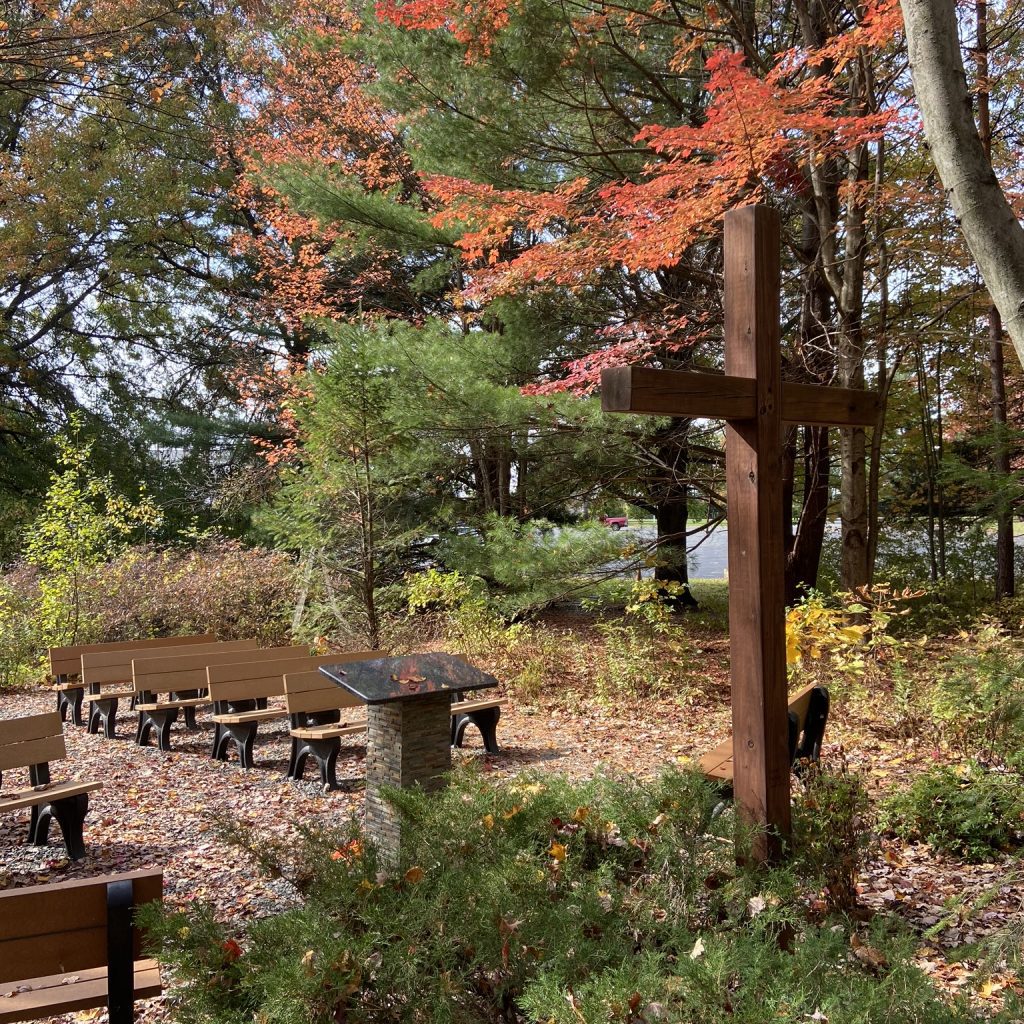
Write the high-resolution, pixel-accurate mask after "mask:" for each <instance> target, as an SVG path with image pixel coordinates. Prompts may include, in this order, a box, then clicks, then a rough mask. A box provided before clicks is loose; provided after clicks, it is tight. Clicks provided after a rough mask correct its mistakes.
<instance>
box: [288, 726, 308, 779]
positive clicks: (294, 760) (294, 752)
mask: <svg viewBox="0 0 1024 1024" xmlns="http://www.w3.org/2000/svg"><path fill="white" fill-rule="evenodd" d="M291 740H292V749H291V751H290V752H289V754H288V770H287V771H286V772H285V773H284V777H285V778H286V779H301V778H302V768H300V767H299V753H300V751H301V750H302V747H303V744H302V742H301V741H300V740H297V739H296V738H295V737H294V736H293V737H292V738H291ZM303 765H305V761H303Z"/></svg>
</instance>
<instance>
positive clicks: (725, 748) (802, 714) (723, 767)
mask: <svg viewBox="0 0 1024 1024" xmlns="http://www.w3.org/2000/svg"><path fill="white" fill-rule="evenodd" d="M818 685H819V684H818V683H810V684H808V685H807V686H805V687H804V688H803V689H802V690H798V691H797V692H796V693H795V694H794V695H793V697H792V698H791V699H790V701H789V704H788V706H787V710H788V711H791V712H792V713H793V714H795V715H796V718H797V733H800V732H803V728H804V723H805V721H806V719H807V710H808V708H809V707H810V704H811V693H812V692H813V691H814V689H815V688H816V687H817V686H818ZM697 767H698V768H699V769H700V770H701V772H702V773H703V774H704V775H706V776H707V777H708V778H711V779H718V780H720V781H722V782H731V781H732V778H733V771H734V765H733V746H732V737H731V736H730V737H729V739H727V740H723V741H722V742H721V743H719V744H718V746H717V747H715V748H714V749H713V750H709V751H708V752H707V753H706V754H702V755H701V756H700V758H699V759H698V761H697Z"/></svg>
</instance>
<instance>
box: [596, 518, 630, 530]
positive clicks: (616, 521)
mask: <svg viewBox="0 0 1024 1024" xmlns="http://www.w3.org/2000/svg"><path fill="white" fill-rule="evenodd" d="M601 522H602V523H604V525H605V526H610V527H611V528H612V529H613V530H622V529H625V527H627V526H629V518H628V517H627V516H601Z"/></svg>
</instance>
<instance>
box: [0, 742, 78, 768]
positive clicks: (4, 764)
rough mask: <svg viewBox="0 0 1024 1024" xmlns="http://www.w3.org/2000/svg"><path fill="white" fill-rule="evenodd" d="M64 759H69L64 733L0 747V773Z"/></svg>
mask: <svg viewBox="0 0 1024 1024" xmlns="http://www.w3.org/2000/svg"><path fill="white" fill-rule="evenodd" d="M64 757H67V748H66V747H65V746H64V735H63V733H62V734H61V735H60V736H44V737H43V738H42V739H38V740H29V741H28V742H27V743H10V744H6V745H5V746H2V747H0V772H6V771H8V770H9V769H11V768H27V767H28V766H29V765H33V764H44V763H45V762H47V761H59V760H60V759H61V758H64Z"/></svg>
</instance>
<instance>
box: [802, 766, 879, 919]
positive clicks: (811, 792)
mask: <svg viewBox="0 0 1024 1024" xmlns="http://www.w3.org/2000/svg"><path fill="white" fill-rule="evenodd" d="M800 783H801V785H800V793H799V795H798V796H797V799H796V804H795V807H794V814H793V845H794V850H795V853H796V858H797V864H798V866H799V868H800V869H801V871H802V872H803V873H804V874H805V875H806V877H808V878H810V879H818V880H819V882H820V884H821V886H822V896H823V897H824V900H825V903H826V905H827V906H829V907H831V908H832V909H834V910H839V911H843V912H849V911H852V910H853V909H854V907H855V906H856V905H857V901H858V897H857V888H856V882H857V876H858V874H859V872H860V868H861V864H862V861H863V857H864V853H865V851H866V849H867V847H868V845H869V843H870V841H871V833H870V831H869V826H870V824H871V822H870V819H869V810H870V805H871V801H870V800H869V798H868V794H867V790H866V789H865V787H864V781H863V779H861V778H860V776H858V775H856V774H854V773H852V772H850V770H849V769H848V767H847V765H846V764H845V763H843V762H840V763H839V764H838V765H836V766H832V765H828V764H825V763H823V762H821V763H817V764H814V763H812V764H808V765H806V766H805V767H804V769H803V771H802V773H801V779H800Z"/></svg>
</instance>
